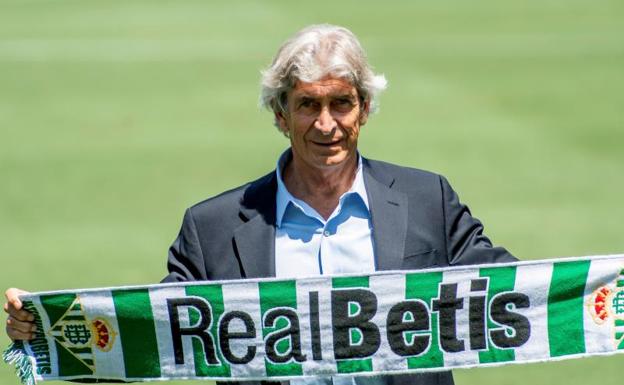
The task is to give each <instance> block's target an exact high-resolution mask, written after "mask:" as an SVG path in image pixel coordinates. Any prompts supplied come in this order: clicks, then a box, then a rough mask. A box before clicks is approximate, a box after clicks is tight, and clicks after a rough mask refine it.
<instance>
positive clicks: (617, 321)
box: [587, 269, 624, 349]
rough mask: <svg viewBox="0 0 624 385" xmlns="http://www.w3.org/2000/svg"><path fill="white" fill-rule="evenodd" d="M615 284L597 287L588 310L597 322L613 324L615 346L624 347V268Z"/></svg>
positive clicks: (589, 301) (590, 299)
mask: <svg viewBox="0 0 624 385" xmlns="http://www.w3.org/2000/svg"><path fill="white" fill-rule="evenodd" d="M613 284H614V285H605V286H602V287H600V288H598V289H596V290H595V291H594V292H593V293H592V294H591V296H590V297H589V299H588V301H587V310H588V311H589V314H590V315H591V317H592V319H593V320H594V322H595V323H596V324H598V325H602V324H604V323H605V322H609V323H610V324H612V325H613V340H614V342H615V346H616V348H617V349H624V269H622V270H620V274H619V275H618V277H617V279H616V280H615V281H614V282H613Z"/></svg>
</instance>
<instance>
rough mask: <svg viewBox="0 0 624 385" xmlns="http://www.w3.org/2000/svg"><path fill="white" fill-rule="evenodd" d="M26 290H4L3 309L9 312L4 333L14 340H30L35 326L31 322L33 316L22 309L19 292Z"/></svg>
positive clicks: (35, 328) (22, 292)
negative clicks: (4, 300) (4, 301)
mask: <svg viewBox="0 0 624 385" xmlns="http://www.w3.org/2000/svg"><path fill="white" fill-rule="evenodd" d="M26 293H28V292H26V291H24V290H20V289H16V288H13V287H12V288H10V289H7V291H5V292H4V296H5V297H6V300H7V302H6V303H5V304H4V311H5V312H7V313H8V314H9V316H8V317H7V321H6V333H7V335H8V336H9V338H10V339H11V340H13V341H15V340H31V339H33V338H34V332H35V331H36V330H37V327H36V326H35V324H34V323H33V321H34V320H35V316H33V315H32V314H31V313H29V312H27V311H26V310H24V309H22V301H20V299H19V295H20V294H26Z"/></svg>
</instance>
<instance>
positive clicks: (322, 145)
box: [312, 139, 340, 147]
mask: <svg viewBox="0 0 624 385" xmlns="http://www.w3.org/2000/svg"><path fill="white" fill-rule="evenodd" d="M312 143H314V144H316V145H317V146H321V147H334V146H337V145H339V144H340V139H338V140H334V141H331V142H316V141H312Z"/></svg>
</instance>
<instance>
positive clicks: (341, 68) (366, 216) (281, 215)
mask: <svg viewBox="0 0 624 385" xmlns="http://www.w3.org/2000/svg"><path fill="white" fill-rule="evenodd" d="M385 85H386V81H385V79H384V77H383V76H381V75H375V74H374V73H373V72H372V70H371V68H370V67H369V65H368V63H367V61H366V56H365V54H364V51H363V50H362V48H361V46H360V43H359V42H358V40H357V38H356V37H355V36H354V35H353V34H352V33H351V32H350V31H349V30H347V29H345V28H342V27H336V26H331V25H315V26H310V27H308V28H305V29H303V30H302V31H300V32H298V33H297V34H296V35H294V36H293V37H292V38H291V39H289V40H288V41H286V42H285V43H284V44H283V45H282V47H281V48H280V49H279V51H278V53H277V55H276V57H275V59H274V60H273V63H272V65H271V66H270V67H269V68H268V69H267V70H266V71H264V73H263V78H262V103H263V104H264V105H265V106H266V107H268V108H270V109H271V110H272V111H273V113H274V116H275V124H276V126H277V127H278V129H279V131H281V132H282V133H283V134H284V135H285V136H286V137H288V138H289V140H290V148H289V149H288V150H286V151H285V152H284V153H283V154H282V156H281V157H280V158H279V160H278V162H277V167H276V169H275V171H272V172H271V173H269V174H267V175H265V176H264V177H262V178H260V179H258V180H255V181H253V182H250V183H247V184H245V185H243V186H241V187H238V188H236V189H234V190H230V191H227V192H225V193H223V194H221V195H218V196H216V197H213V198H210V199H208V200H206V201H203V202H200V203H198V204H196V205H195V206H193V207H191V208H189V209H188V210H187V211H186V214H185V216H184V221H183V224H182V229H181V231H180V234H179V236H178V238H177V239H176V240H175V242H174V243H173V245H172V246H171V248H170V250H169V261H168V268H169V275H167V277H165V279H164V280H163V281H164V282H175V281H189V280H216V279H240V278H255V277H272V276H277V277H302V276H312V275H319V274H341V273H368V272H372V271H375V270H396V269H423V268H428V267H434V266H437V267H444V266H451V265H460V264H477V263H492V262H502V261H513V260H514V258H513V256H511V255H510V254H509V253H508V252H507V251H506V250H505V249H503V248H497V247H492V245H491V243H490V241H489V240H488V238H486V237H485V236H484V235H483V234H482V230H483V227H482V225H481V223H480V222H479V221H478V220H477V219H475V218H473V217H472V216H471V215H470V212H469V210H468V209H467V207H466V206H464V205H462V204H461V203H460V202H459V200H458V198H457V195H456V194H455V193H454V192H453V190H452V189H451V187H450V186H449V184H448V182H447V181H446V179H444V178H443V177H442V176H440V175H436V174H433V173H430V172H426V171H421V170H417V169H412V168H405V167H399V166H396V165H392V164H388V163H383V162H379V161H373V160H369V159H366V158H363V157H362V156H360V154H359V153H358V151H357V143H358V136H359V134H360V128H361V127H362V126H363V125H364V124H366V122H367V120H368V117H369V114H370V113H371V112H372V111H373V110H374V107H375V101H376V97H377V95H378V94H379V92H380V91H382V90H383V89H384V88H385ZM18 294H19V291H18V290H17V289H9V290H8V291H7V299H8V301H7V304H6V305H5V309H6V310H7V311H8V313H9V314H10V316H9V318H8V320H7V334H8V335H9V336H10V337H11V338H12V339H28V338H30V337H31V333H32V330H33V326H32V323H30V322H29V321H30V320H32V318H31V317H32V316H30V315H29V314H28V313H26V312H25V311H23V310H20V308H21V303H20V302H19V299H18V298H17V295H18ZM291 383H293V384H295V383H296V384H328V383H333V384H452V383H453V379H452V376H451V373H450V372H439V373H426V374H417V375H402V376H387V377H374V378H369V377H357V378H354V377H346V378H345V377H336V378H333V379H332V378H313V379H302V380H293V381H291Z"/></svg>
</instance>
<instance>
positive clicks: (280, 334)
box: [167, 277, 531, 365]
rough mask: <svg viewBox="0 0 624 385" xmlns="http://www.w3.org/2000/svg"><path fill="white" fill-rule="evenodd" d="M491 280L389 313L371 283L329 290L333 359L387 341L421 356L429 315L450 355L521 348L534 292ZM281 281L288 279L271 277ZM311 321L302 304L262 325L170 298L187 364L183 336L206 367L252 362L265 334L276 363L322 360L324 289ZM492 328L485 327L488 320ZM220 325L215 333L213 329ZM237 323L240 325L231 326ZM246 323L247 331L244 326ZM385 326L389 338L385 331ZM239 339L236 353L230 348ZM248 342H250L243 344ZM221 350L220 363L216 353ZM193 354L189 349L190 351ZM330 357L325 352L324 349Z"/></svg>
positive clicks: (427, 342) (444, 288) (427, 341)
mask: <svg viewBox="0 0 624 385" xmlns="http://www.w3.org/2000/svg"><path fill="white" fill-rule="evenodd" d="M489 281H490V279H489V277H485V278H478V279H472V280H470V281H469V284H470V291H469V292H468V293H466V295H465V296H461V295H458V291H457V288H458V284H457V283H448V284H445V283H440V284H439V286H438V292H437V295H436V297H435V298H432V299H431V300H430V301H429V302H425V301H423V300H422V299H409V300H404V301H400V302H397V303H394V304H392V305H391V307H390V308H389V309H388V310H387V311H380V309H379V306H378V303H379V300H378V298H377V295H376V294H375V293H374V292H373V291H371V290H370V289H366V288H336V289H332V290H331V291H330V305H329V307H330V309H331V330H332V336H331V339H332V344H333V358H334V359H335V360H348V359H361V358H366V357H370V356H372V355H374V354H375V353H376V352H377V350H378V349H379V347H380V346H381V343H382V340H383V342H384V343H386V344H387V345H388V347H389V348H390V350H391V351H392V352H393V353H394V354H396V355H398V356H401V357H418V356H420V355H422V354H423V353H425V352H427V351H428V350H429V349H430V348H431V344H432V340H433V338H434V336H432V325H431V322H432V313H435V315H436V317H435V319H436V320H437V325H435V326H436V327H435V328H433V329H437V330H438V335H439V342H440V345H439V347H440V348H441V349H442V350H443V351H444V352H448V353H457V352H461V351H464V350H474V351H482V350H485V349H487V348H488V346H493V347H495V348H499V349H509V348H516V347H519V346H522V345H523V344H524V343H526V342H527V340H528V339H529V337H530V334H531V323H530V322H529V320H528V318H527V317H525V316H523V315H522V314H520V313H518V312H517V309H526V308H529V307H530V306H531V301H530V299H529V296H528V295H526V294H524V293H519V292H515V291H509V292H503V293H498V294H496V295H493V296H492V297H491V298H490V297H489V296H488V294H487V293H488V287H489V286H490V285H489ZM274 284H276V285H283V284H284V282H279V281H278V282H274ZM307 296H308V306H309V308H308V309H306V310H307V312H306V313H307V315H308V317H307V319H304V320H301V319H300V318H299V314H298V313H297V308H295V307H288V306H277V307H274V308H270V309H268V310H267V311H266V312H264V314H263V317H262V323H261V325H257V324H256V323H255V322H254V320H253V317H252V316H251V314H249V313H247V312H245V311H242V310H232V311H229V312H226V313H223V314H222V315H221V316H220V317H219V318H218V319H217V318H216V317H215V314H213V310H212V305H211V304H210V301H209V300H207V299H206V298H203V297H199V296H189V297H182V298H168V299H167V311H168V314H169V320H170V325H171V336H172V345H173V351H174V355H175V362H176V364H179V365H183V364H184V362H186V360H185V357H184V349H183V344H182V339H183V337H184V336H190V337H196V338H197V339H198V341H200V343H201V345H202V348H203V352H204V359H205V361H206V362H205V363H206V365H221V364H223V361H225V362H227V363H229V364H232V363H233V364H247V363H249V362H251V361H252V360H253V359H254V358H255V356H256V354H257V353H258V348H257V346H256V343H255V341H254V340H255V339H256V337H257V335H258V333H259V332H260V331H262V330H271V331H270V332H267V333H264V337H263V342H264V353H265V357H266V359H267V360H268V361H269V362H270V363H273V364H283V363H289V362H293V363H294V362H298V363H301V362H304V361H306V360H315V361H321V360H323V349H322V346H323V341H322V338H323V337H322V334H321V327H320V313H319V308H320V305H319V292H318V291H310V292H308V293H307ZM464 307H466V308H467V309H468V312H467V314H468V322H467V323H465V324H466V325H468V331H467V333H462V334H467V335H468V338H466V339H464V338H460V337H459V336H458V330H457V316H458V311H459V310H462V309H464ZM181 311H192V312H194V313H196V314H197V321H196V323H195V324H194V325H192V326H187V327H183V326H182V319H181V318H180V313H181ZM377 313H380V314H379V315H380V316H381V317H382V318H383V319H384V320H385V328H384V327H383V326H382V325H380V326H377V325H376V324H375V323H374V322H372V319H373V318H374V317H375V316H376V315H378V314H377ZM487 320H491V321H492V322H493V323H494V324H495V326H494V327H492V328H489V330H488V328H486V321H487ZM303 322H306V323H308V326H309V330H310V335H311V336H312V338H311V339H309V340H307V341H302V335H301V324H302V323H303ZM213 323H214V324H216V325H217V327H216V330H217V333H216V334H217V336H216V338H215V337H213V335H212V334H211V333H210V331H209V330H210V329H211V326H212V325H213ZM233 324H238V325H239V326H238V327H236V330H235V331H234V330H233V327H232V325H233ZM241 326H242V328H241ZM380 329H382V330H383V331H384V333H383V334H384V335H383V336H382V332H381V331H380ZM234 341H238V342H239V343H237V344H236V346H237V350H238V351H239V352H238V353H237V352H235V351H234V349H233V343H234ZM243 341H247V343H246V344H245V346H244V347H242V346H241V345H243V344H244V343H242V342H243ZM304 343H307V344H309V350H310V351H311V352H312V354H311V355H309V354H305V353H303V350H302V346H303V344H304ZM217 348H218V349H220V352H221V356H222V357H223V361H222V360H221V358H220V357H219V355H218V354H217ZM189 354H192V352H189ZM325 354H328V353H325Z"/></svg>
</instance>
